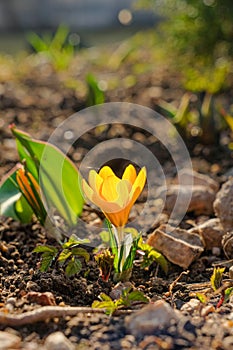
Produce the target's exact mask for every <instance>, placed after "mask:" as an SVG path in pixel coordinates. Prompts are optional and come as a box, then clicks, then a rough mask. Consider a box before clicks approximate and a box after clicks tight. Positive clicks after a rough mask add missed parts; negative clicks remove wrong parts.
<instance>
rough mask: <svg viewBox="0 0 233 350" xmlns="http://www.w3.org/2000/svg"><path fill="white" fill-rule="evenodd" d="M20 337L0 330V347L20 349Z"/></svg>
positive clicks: (6, 349) (4, 349)
mask: <svg viewBox="0 0 233 350" xmlns="http://www.w3.org/2000/svg"><path fill="white" fill-rule="evenodd" d="M20 345H21V339H20V337H18V336H17V335H15V334H11V333H9V332H3V331H0V349H1V350H15V349H20Z"/></svg>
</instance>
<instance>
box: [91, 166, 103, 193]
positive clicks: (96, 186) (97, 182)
mask: <svg viewBox="0 0 233 350" xmlns="http://www.w3.org/2000/svg"><path fill="white" fill-rule="evenodd" d="M88 182H89V185H90V187H91V188H92V189H93V191H95V192H97V193H99V192H100V188H101V186H102V184H103V179H102V177H101V176H100V175H99V174H97V172H96V171H95V170H91V171H90V172H89V177H88Z"/></svg>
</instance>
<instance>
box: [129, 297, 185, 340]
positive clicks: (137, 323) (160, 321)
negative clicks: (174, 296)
mask: <svg viewBox="0 0 233 350" xmlns="http://www.w3.org/2000/svg"><path fill="white" fill-rule="evenodd" d="M178 318H179V312H178V311H175V310H173V309H172V308H171V306H170V305H169V304H168V303H166V302H165V301H164V300H159V301H156V302H155V303H154V304H153V303H151V304H148V305H147V306H145V307H143V308H142V309H141V310H139V311H137V312H135V313H133V314H132V315H130V316H127V317H126V318H125V326H126V329H127V330H128V332H130V333H131V334H133V335H134V336H143V335H146V334H153V333H154V332H155V331H156V329H158V328H166V327H168V326H169V325H170V324H171V320H175V321H177V320H178Z"/></svg>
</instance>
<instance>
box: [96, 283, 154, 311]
mask: <svg viewBox="0 0 233 350" xmlns="http://www.w3.org/2000/svg"><path fill="white" fill-rule="evenodd" d="M99 299H100V301H99V300H95V301H94V302H93V303H92V307H93V308H97V309H105V312H106V314H107V315H109V316H111V315H112V314H113V313H114V312H115V311H116V310H119V309H122V308H131V307H133V306H134V305H135V304H138V303H143V304H147V303H149V298H147V297H146V296H145V295H144V294H143V293H142V292H140V291H138V290H132V288H131V287H129V288H123V290H122V293H121V297H120V298H119V299H116V300H113V299H112V298H110V297H109V296H108V295H106V294H105V293H101V294H100V295H99Z"/></svg>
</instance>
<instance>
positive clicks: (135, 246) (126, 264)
mask: <svg viewBox="0 0 233 350" xmlns="http://www.w3.org/2000/svg"><path fill="white" fill-rule="evenodd" d="M139 239H140V236H138V237H137V238H136V239H134V240H133V243H132V247H131V249H130V252H129V255H128V256H127V258H126V260H125V262H124V265H123V268H122V271H125V270H128V269H130V268H132V266H133V262H134V259H135V255H136V252H137V249H138V241H139Z"/></svg>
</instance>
